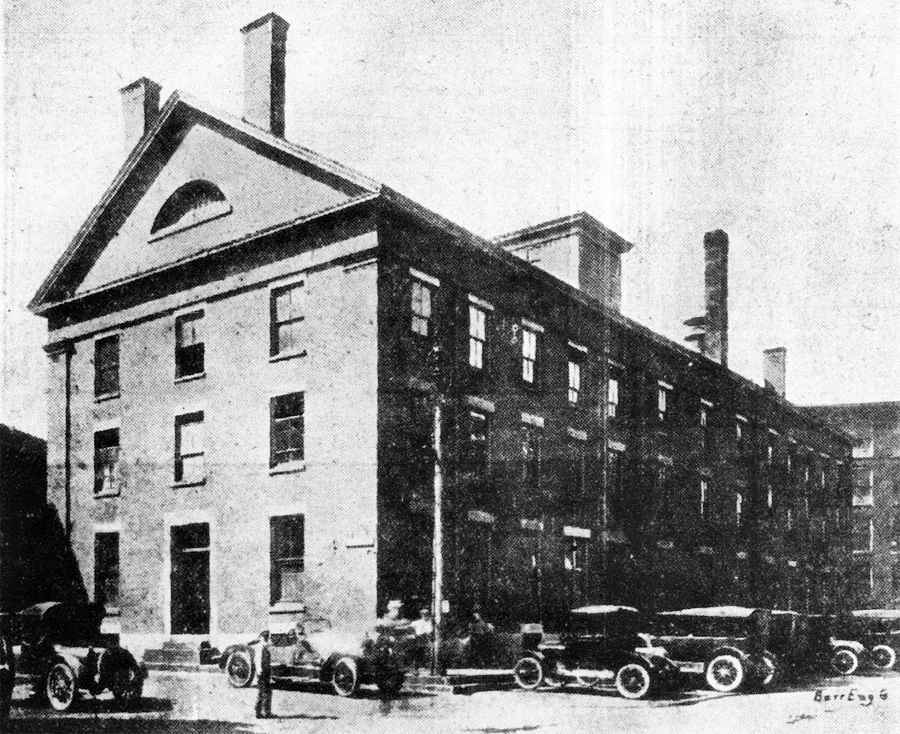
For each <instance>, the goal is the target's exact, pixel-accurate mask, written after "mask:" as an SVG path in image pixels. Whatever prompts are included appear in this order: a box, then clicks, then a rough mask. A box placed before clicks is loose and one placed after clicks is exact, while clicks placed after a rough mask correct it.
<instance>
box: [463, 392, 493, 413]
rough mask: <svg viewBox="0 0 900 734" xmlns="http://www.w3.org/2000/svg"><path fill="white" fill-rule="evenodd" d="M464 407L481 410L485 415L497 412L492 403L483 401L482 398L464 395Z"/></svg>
mask: <svg viewBox="0 0 900 734" xmlns="http://www.w3.org/2000/svg"><path fill="white" fill-rule="evenodd" d="M466 405H468V406H469V407H470V408H476V409H477V410H483V411H484V412H485V413H494V412H496V410H497V407H496V406H495V405H494V403H493V402H491V401H490V400H485V399H484V398H479V397H478V396H477V395H466Z"/></svg>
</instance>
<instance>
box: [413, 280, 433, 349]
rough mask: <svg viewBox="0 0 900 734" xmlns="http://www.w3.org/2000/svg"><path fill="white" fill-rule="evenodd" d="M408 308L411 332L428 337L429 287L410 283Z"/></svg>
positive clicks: (429, 331) (429, 317) (429, 323)
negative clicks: (410, 313)
mask: <svg viewBox="0 0 900 734" xmlns="http://www.w3.org/2000/svg"><path fill="white" fill-rule="evenodd" d="M411 293H412V295H411V300H410V308H411V311H412V330H413V333H414V334H419V335H420V336H430V335H431V332H432V325H431V287H430V286H429V285H428V284H427V283H425V282H423V281H421V280H416V279H414V280H413V281H412V292H411Z"/></svg>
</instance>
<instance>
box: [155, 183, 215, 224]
mask: <svg viewBox="0 0 900 734" xmlns="http://www.w3.org/2000/svg"><path fill="white" fill-rule="evenodd" d="M230 211H231V206H230V205H229V204H228V202H227V201H226V200H225V194H223V193H222V191H221V190H220V189H219V187H218V186H216V185H215V184H214V183H211V182H210V181H204V180H202V179H198V180H196V181H189V182H188V183H186V184H184V185H183V186H181V187H179V188H178V189H176V190H175V192H174V193H173V194H172V195H171V196H170V197H169V198H168V199H166V203H165V204H163V205H162V207H160V210H159V213H158V214H157V215H156V219H154V220H153V226H152V227H151V229H150V234H156V233H157V232H175V231H178V230H181V229H186V228H187V227H192V226H194V225H195V224H200V223H201V222H205V221H208V220H210V219H214V218H215V217H220V216H223V215H224V214H228V213H229V212H230ZM160 236H162V234H160Z"/></svg>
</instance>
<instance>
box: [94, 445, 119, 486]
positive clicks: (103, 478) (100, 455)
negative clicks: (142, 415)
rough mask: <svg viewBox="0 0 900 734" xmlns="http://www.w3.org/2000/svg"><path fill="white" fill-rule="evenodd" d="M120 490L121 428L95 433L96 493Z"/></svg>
mask: <svg viewBox="0 0 900 734" xmlns="http://www.w3.org/2000/svg"><path fill="white" fill-rule="evenodd" d="M118 492H119V429H118V428H108V429H106V430H103V431H97V432H96V433H95V434H94V494H96V495H110V494H117V493H118Z"/></svg>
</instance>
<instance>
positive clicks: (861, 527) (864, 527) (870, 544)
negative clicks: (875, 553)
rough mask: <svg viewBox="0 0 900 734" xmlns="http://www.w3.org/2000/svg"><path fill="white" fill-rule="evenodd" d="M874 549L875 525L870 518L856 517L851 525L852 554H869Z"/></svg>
mask: <svg viewBox="0 0 900 734" xmlns="http://www.w3.org/2000/svg"><path fill="white" fill-rule="evenodd" d="M874 547H875V523H874V521H873V520H872V518H870V517H857V518H855V521H854V523H853V552H854V553H870V552H871V551H872V548H874Z"/></svg>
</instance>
